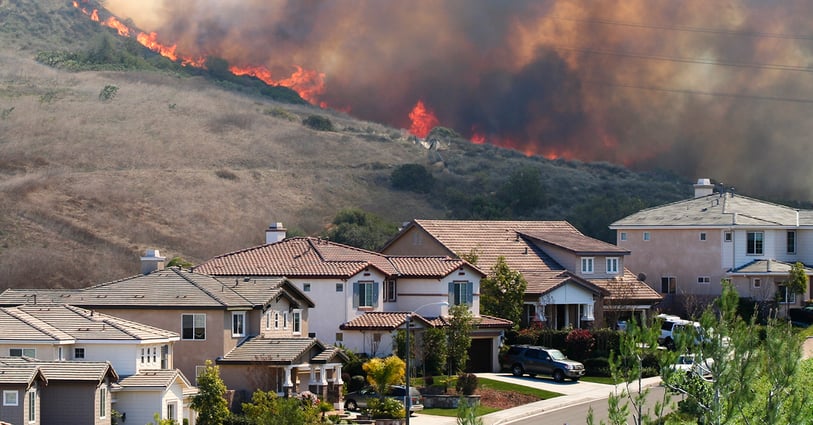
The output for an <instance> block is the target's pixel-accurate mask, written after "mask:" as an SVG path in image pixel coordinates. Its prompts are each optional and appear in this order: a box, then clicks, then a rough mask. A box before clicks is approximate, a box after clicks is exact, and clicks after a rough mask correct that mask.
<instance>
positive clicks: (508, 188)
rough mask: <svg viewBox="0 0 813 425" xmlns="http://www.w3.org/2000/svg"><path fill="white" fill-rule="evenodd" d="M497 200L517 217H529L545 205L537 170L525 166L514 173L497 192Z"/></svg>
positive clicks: (543, 192)
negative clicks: (509, 208)
mask: <svg viewBox="0 0 813 425" xmlns="http://www.w3.org/2000/svg"><path fill="white" fill-rule="evenodd" d="M497 199H498V200H500V201H502V202H503V204H504V205H508V206H510V207H511V210H512V211H513V212H514V214H515V215H518V216H526V217H527V216H530V215H532V213H533V211H534V210H535V209H537V208H539V207H542V206H543V205H544V203H545V190H544V188H543V186H542V179H541V175H540V173H539V169H537V168H536V167H532V166H525V167H523V168H520V169H518V170H516V171H514V172H513V173H512V174H511V176H509V177H508V181H507V182H506V183H505V184H504V185H503V186H502V187H500V189H499V190H498V191H497Z"/></svg>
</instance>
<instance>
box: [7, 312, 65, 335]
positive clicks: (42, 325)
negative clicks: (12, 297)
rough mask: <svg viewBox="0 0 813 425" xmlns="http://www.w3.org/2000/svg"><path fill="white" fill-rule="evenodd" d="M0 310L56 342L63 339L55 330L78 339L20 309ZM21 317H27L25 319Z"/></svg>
mask: <svg viewBox="0 0 813 425" xmlns="http://www.w3.org/2000/svg"><path fill="white" fill-rule="evenodd" d="M0 309H2V310H3V311H5V312H6V313H7V314H8V315H9V316H11V317H13V318H15V319H17V320H19V321H21V322H23V323H25V324H27V325H29V326H31V327H33V328H34V329H36V330H38V331H40V332H42V333H44V334H45V335H48V336H50V337H51V338H54V339H56V340H61V339H62V337H60V336H59V335H57V334H56V333H55V332H54V331H53V330H56V331H57V332H61V333H63V334H65V335H68V336H69V337H70V338H71V339H76V338H74V336H73V335H70V334H68V333H67V332H64V331H62V330H60V329H59V328H57V327H56V326H53V325H51V324H50V323H48V322H46V321H44V320H41V319H39V318H37V317H35V316H33V315H31V314H29V313H28V312H25V311H23V310H20V308H19V307H0ZM12 310H13V311H12ZM21 316H25V318H23V317H21ZM46 328H48V329H46Z"/></svg>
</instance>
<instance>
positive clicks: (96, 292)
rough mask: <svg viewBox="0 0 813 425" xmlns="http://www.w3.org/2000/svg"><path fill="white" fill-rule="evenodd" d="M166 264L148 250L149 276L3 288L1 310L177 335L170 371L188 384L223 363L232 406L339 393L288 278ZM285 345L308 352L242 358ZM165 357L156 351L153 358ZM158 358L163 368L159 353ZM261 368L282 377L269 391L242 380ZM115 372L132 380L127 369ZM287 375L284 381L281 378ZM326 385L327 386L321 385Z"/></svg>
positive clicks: (334, 363) (329, 357) (303, 302)
mask: <svg viewBox="0 0 813 425" xmlns="http://www.w3.org/2000/svg"><path fill="white" fill-rule="evenodd" d="M163 260H164V258H163V257H161V256H160V253H158V252H157V251H155V250H148V252H147V254H146V255H145V256H143V257H142V266H143V267H142V272H144V273H146V274H140V275H136V276H132V277H129V278H125V279H121V280H117V281H113V282H107V283H102V284H98V285H93V286H90V287H87V288H81V289H76V290H33V289H8V290H6V291H4V292H3V293H1V294H0V305H18V304H26V303H28V304H29V305H31V304H33V303H34V302H36V303H43V302H53V301H56V302H63V303H71V304H72V305H75V306H81V307H84V308H87V309H91V310H92V311H95V312H104V313H107V314H109V315H115V316H116V317H119V318H124V319H127V320H131V321H134V322H139V323H144V324H147V325H150V326H153V327H156V328H159V329H166V330H168V331H170V332H172V333H173V334H174V335H176V337H175V338H176V342H175V343H174V344H173V345H172V349H171V352H170V353H168V355H170V356H171V360H172V364H174V367H177V368H178V369H180V371H181V372H182V374H183V375H184V376H189V377H190V378H189V379H190V380H192V379H193V377H195V378H196V377H197V375H198V373H199V372H200V371H202V370H203V368H204V367H205V364H206V361H207V360H211V361H213V362H216V363H218V364H222V366H223V367H222V369H221V377H222V379H223V381H224V382H225V383H226V385H227V387H228V388H229V390H231V391H232V395H234V397H235V399H233V401H234V403H239V402H240V401H241V400H243V399H244V398H245V397H250V394H251V393H252V392H254V391H255V390H257V389H261V390H265V391H268V390H273V391H277V392H279V393H280V394H284V393H291V392H300V391H305V390H311V391H313V392H315V393H322V394H328V393H330V394H336V393H337V392H336V391H335V390H333V391H331V388H332V387H336V386H339V385H341V360H342V356H343V355H342V354H341V353H340V352H339V351H338V350H336V349H335V348H334V347H331V346H328V345H325V344H322V343H321V342H318V341H315V340H314V338H309V337H308V316H309V313H308V312H309V309H311V308H312V307H313V306H314V303H313V301H311V299H310V298H309V297H308V296H307V295H305V294H304V293H302V292H301V291H300V290H299V289H297V288H296V287H295V286H294V285H292V284H291V283H290V282H289V281H288V280H286V279H284V278H281V277H268V278H256V279H254V278H240V279H231V278H230V279H224V280H221V279H217V278H215V277H212V276H208V275H204V274H200V273H194V272H191V271H189V270H183V269H180V268H177V267H170V268H163ZM289 339H293V340H295V341H293V342H292V343H294V344H299V345H303V344H304V346H306V347H309V348H308V349H306V350H304V351H303V352H299V353H297V354H296V355H295V356H289V357H286V359H285V360H284V362H283V361H282V360H280V359H277V361H276V362H271V361H269V359H275V358H276V357H275V356H277V353H276V352H275V351H274V350H275V349H276V348H277V346H276V345H273V344H268V345H265V346H264V348H265V351H263V352H259V353H258V352H253V353H254V354H253V355H254V356H255V358H252V359H250V361H246V359H245V357H241V353H243V352H244V351H246V349H247V347H249V346H251V347H256V346H257V344H259V343H260V342H263V341H271V340H275V341H283V342H287V340H289ZM163 352H164V351H163V349H159V351H158V352H157V353H158V354H160V353H163ZM150 354H151V356H149V357H148V358H150V359H152V358H153V357H154V356H155V354H156V352H155V351H152V352H151V353H150ZM86 355H87V354H86ZM238 358H239V359H240V360H239V361H238V360H236V359H238ZM158 360H159V361H160V362H163V361H164V357H163V355H159V358H158ZM311 361H315V362H316V363H315V364H314V366H313V368H315V369H316V371H317V373H318V375H319V377H318V379H316V378H314V379H312V376H311V373H312V370H311V369H312V367H311ZM262 368H271V369H275V371H274V372H273V373H274V376H280V377H282V378H280V379H279V380H275V381H273V382H269V381H264V382H266V383H268V384H269V385H270V386H269V387H257V386H256V384H257V382H253V381H252V380H250V379H246V376H247V374H249V372H256V369H262ZM118 369H119V368H118V367H117V370H118ZM120 374H121V375H122V376H125V375H129V374H128V373H126V371H125V372H122V373H120ZM286 376H288V377H289V378H288V379H285V377H286ZM162 379H163V378H162ZM168 379H169V378H168ZM184 379H185V378H184ZM150 380H151V381H153V379H150ZM126 382H132V381H125V383H126ZM323 382H328V383H327V385H321V384H322V383H323ZM192 383H194V381H193V382H192ZM271 384H273V385H271ZM179 407H180V406H179ZM165 410H166V409H165ZM150 420H152V417H151V416H150V418H149V419H148V421H150Z"/></svg>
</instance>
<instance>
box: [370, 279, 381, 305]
mask: <svg viewBox="0 0 813 425" xmlns="http://www.w3.org/2000/svg"><path fill="white" fill-rule="evenodd" d="M372 285H373V308H377V307H378V287H379V286H381V285H380V284H379V283H378V282H373V283H372Z"/></svg>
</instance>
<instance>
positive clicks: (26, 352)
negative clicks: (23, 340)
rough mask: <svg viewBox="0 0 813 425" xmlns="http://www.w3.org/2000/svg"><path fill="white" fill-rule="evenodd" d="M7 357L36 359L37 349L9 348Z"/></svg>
mask: <svg viewBox="0 0 813 425" xmlns="http://www.w3.org/2000/svg"><path fill="white" fill-rule="evenodd" d="M8 355H9V356H11V357H22V356H25V357H37V349H35V348H9V349H8Z"/></svg>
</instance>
